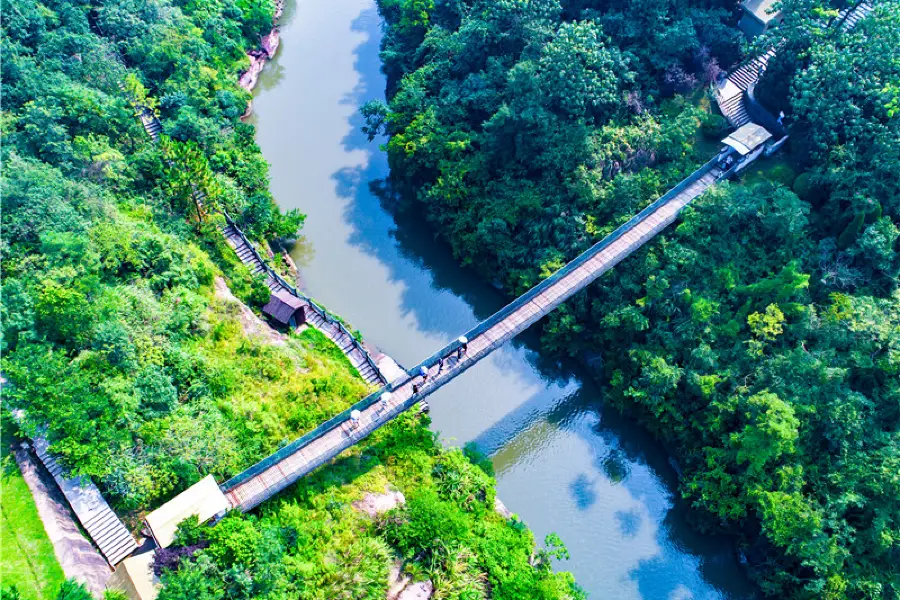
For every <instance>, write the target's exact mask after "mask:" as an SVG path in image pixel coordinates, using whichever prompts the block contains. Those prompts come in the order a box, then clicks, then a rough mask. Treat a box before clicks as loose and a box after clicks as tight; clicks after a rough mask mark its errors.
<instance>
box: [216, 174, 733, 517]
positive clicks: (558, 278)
mask: <svg viewBox="0 0 900 600" xmlns="http://www.w3.org/2000/svg"><path fill="white" fill-rule="evenodd" d="M720 175H721V171H720V170H719V169H718V167H716V166H715V164H714V161H710V162H709V163H707V164H706V165H704V166H703V167H701V168H700V169H698V170H697V171H695V172H694V173H693V174H692V175H691V176H689V177H688V178H687V179H685V180H684V181H683V182H681V183H680V184H679V185H678V186H676V187H675V188H673V189H672V190H670V191H669V192H668V193H667V194H665V195H664V196H663V197H661V198H660V199H659V200H657V201H656V202H654V203H653V204H651V205H650V206H648V207H647V208H646V209H644V210H643V211H641V213H639V214H638V215H636V216H635V217H634V218H632V219H631V220H630V221H629V222H628V223H626V224H624V225H622V226H621V227H619V228H618V229H617V230H616V231H614V232H613V233H611V234H610V235H609V236H607V237H606V238H604V239H603V240H602V241H600V242H598V243H597V244H595V245H594V246H592V247H591V248H590V249H588V250H587V251H586V252H584V253H583V254H582V255H580V256H579V257H577V258H576V259H575V260H573V261H572V262H570V263H569V264H568V265H566V266H565V267H563V268H562V269H560V270H559V271H557V272H556V273H554V274H553V275H552V276H551V277H549V278H548V279H546V280H544V281H543V282H541V283H540V284H538V285H537V286H535V287H534V288H532V289H531V290H529V291H528V292H526V293H525V294H523V295H522V296H521V297H520V298H518V299H517V300H515V301H514V302H512V303H511V304H510V305H508V306H507V307H505V308H504V309H502V310H501V311H500V312H498V313H497V314H495V315H494V316H492V317H490V318H489V319H487V320H486V321H484V322H482V323H481V324H479V325H478V326H476V327H475V328H474V329H473V330H471V331H469V332H468V333H467V334H466V337H467V338H468V340H469V343H468V349H467V351H466V352H465V353H464V354H463V355H462V357H461V359H457V357H456V352H457V348H458V344H457V343H455V342H454V343H452V344H449V345H448V346H446V347H444V348H443V349H441V350H440V351H439V352H438V353H436V354H435V355H433V356H431V357H429V358H428V359H426V360H425V361H423V362H422V363H420V365H418V366H416V367H414V368H413V369H412V370H411V371H410V372H411V373H415V374H416V375H415V376H414V377H413V376H408V375H407V376H406V377H403V378H401V379H399V380H397V381H395V382H393V383H392V384H389V385H388V386H387V387H386V388H384V389H382V390H379V391H378V392H376V393H375V394H372V395H370V396H368V397H367V398H365V399H364V400H362V401H361V402H359V403H357V404H356V405H354V406H353V407H351V409H348V410H347V411H345V412H343V413H341V414H340V415H338V416H336V417H334V418H333V419H331V420H329V421H328V422H326V423H323V424H322V425H320V426H319V427H317V428H316V429H315V430H313V431H311V432H309V433H308V434H306V435H304V436H303V437H301V438H300V439H298V440H296V441H295V442H293V443H292V444H290V445H288V446H286V447H285V448H282V449H281V450H279V451H278V452H276V453H275V454H273V455H271V456H269V457H268V458H266V459H264V460H263V461H261V462H259V463H257V464H256V465H254V466H253V467H251V468H250V469H248V470H247V471H245V472H244V473H241V474H240V475H238V476H236V477H234V478H232V479H231V480H229V481H227V482H225V483H224V484H223V485H222V489H223V491H224V492H225V495H226V496H227V498H228V500H229V502H231V505H232V506H233V507H235V508H239V509H240V510H242V511H248V510H251V509H252V508H254V507H255V506H258V505H259V504H260V503H261V502H263V501H264V500H266V499H268V498H270V497H271V496H273V495H274V494H276V493H278V492H279V491H281V490H283V489H284V488H286V487H288V486H289V485H291V484H292V483H294V482H295V481H297V480H298V479H299V478H301V477H303V476H304V475H306V474H308V473H309V472H311V471H312V470H314V469H315V468H317V467H319V466H320V465H322V464H324V463H326V462H327V461H329V460H331V459H333V458H335V457H336V456H337V455H338V454H340V453H341V452H342V451H343V450H345V449H347V448H349V447H350V446H353V445H354V444H356V443H357V442H359V441H360V440H361V439H363V438H365V437H366V436H368V435H369V434H370V433H371V432H373V431H375V430H376V429H378V428H379V427H381V426H382V425H384V424H385V423H387V422H389V421H391V420H392V419H393V418H395V417H397V416H398V415H400V414H401V413H403V412H404V411H405V410H407V409H409V408H410V407H411V406H413V405H414V404H416V403H417V402H418V401H419V400H421V399H423V398H424V397H426V396H428V395H429V394H431V393H432V392H434V391H435V390H437V389H439V388H440V387H442V386H443V385H445V384H446V383H447V382H449V381H451V380H452V379H454V378H456V377H458V376H459V375H460V374H461V373H463V372H464V371H465V370H466V369H468V368H469V367H471V366H472V365H474V364H476V363H477V362H478V361H479V360H481V359H482V358H484V357H485V356H487V355H488V354H490V353H491V352H492V351H493V350H495V349H496V348H498V347H499V346H501V345H502V344H504V343H506V342H507V341H509V340H510V339H512V338H513V337H515V336H516V335H518V334H519V333H521V332H522V331H524V330H525V329H527V328H528V327H529V326H531V325H532V324H534V323H535V322H536V321H538V320H539V319H541V318H542V317H544V316H545V315H547V314H548V313H549V312H550V311H552V310H553V309H554V308H556V307H557V306H559V305H560V304H562V303H563V302H564V301H565V300H566V299H568V298H569V297H571V296H572V295H573V294H575V293H576V292H578V291H580V290H582V289H584V288H585V287H586V286H587V285H589V284H590V283H591V282H593V281H594V280H596V279H597V278H598V277H600V276H601V275H602V274H603V273H605V272H606V271H608V270H609V269H611V268H612V267H614V266H615V265H616V264H617V263H618V262H619V261H621V260H622V259H624V258H625V257H626V256H628V255H629V254H631V253H632V252H634V251H635V250H637V249H638V248H640V247H641V246H642V245H643V244H644V243H646V242H647V241H648V240H649V239H651V238H652V237H654V236H655V235H656V234H657V233H658V232H659V231H661V230H662V229H663V228H665V227H666V226H667V225H668V224H669V223H671V222H672V221H674V220H675V218H676V217H677V215H678V213H679V212H680V211H681V209H683V208H684V207H685V206H686V205H687V204H688V203H689V202H691V200H693V199H694V198H696V197H697V196H699V195H700V194H701V193H703V192H704V191H705V190H706V189H707V188H709V187H710V186H711V185H713V184H714V183H715V182H716V181H717V180H718V178H719V176H720ZM442 357H443V358H445V361H444V365H443V368H441V367H440V366H439V360H440V359H441V358H442ZM423 366H424V367H425V368H426V369H427V370H428V378H427V380H426V381H424V382H423V379H422V377H421V376H419V375H418V373H419V369H420V368H421V367H423ZM414 384H415V385H417V386H418V388H419V389H418V393H414V390H413V386H414ZM385 389H387V390H390V391H391V393H392V394H391V400H390V401H389V402H387V403H386V405H382V403H381V402H380V395H381V393H382V392H383V391H384V390H385ZM353 409H356V410H359V411H360V412H361V417H360V419H359V421H358V423H357V425H356V426H355V427H354V426H352V425H351V420H350V411H351V410H353Z"/></svg>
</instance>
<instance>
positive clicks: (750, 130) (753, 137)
mask: <svg viewBox="0 0 900 600" xmlns="http://www.w3.org/2000/svg"><path fill="white" fill-rule="evenodd" d="M770 137H772V134H771V133H769V132H768V131H767V130H766V129H765V128H764V127H761V126H759V125H757V124H756V123H747V124H746V125H743V126H742V127H740V128H739V129H738V130H737V131H734V132H732V133H731V135H729V136H728V137H727V138H725V139H724V140H722V143H724V144H726V145H728V146H731V147H732V148H734V149H735V150H737V151H738V152H740V154H741V156H745V155H747V154H750V152H752V151H753V150H754V149H756V148H757V147H759V145H760V144H762V143H763V142H765V141H766V140H768V139H769V138H770Z"/></svg>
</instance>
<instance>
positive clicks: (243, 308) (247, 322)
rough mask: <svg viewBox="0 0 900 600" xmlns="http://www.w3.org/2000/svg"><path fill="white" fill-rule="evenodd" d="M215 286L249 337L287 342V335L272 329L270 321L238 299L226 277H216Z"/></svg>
mask: <svg viewBox="0 0 900 600" xmlns="http://www.w3.org/2000/svg"><path fill="white" fill-rule="evenodd" d="M215 288H216V297H217V298H219V299H220V300H222V301H224V302H225V304H226V305H227V306H228V308H229V311H230V312H231V314H233V315H235V316H236V317H237V318H238V319H239V320H240V322H241V327H243V329H244V333H245V334H247V336H248V337H263V338H265V340H266V341H267V342H269V343H271V344H275V345H278V346H283V345H284V344H285V342H286V341H287V337H286V336H285V335H284V334H281V333H279V332H277V331H275V330H274V329H272V327H270V326H269V324H268V323H266V322H265V321H263V320H262V319H260V318H259V317H258V316H256V313H254V312H253V311H252V310H250V308H249V307H248V306H247V305H246V304H244V303H243V302H241V301H240V300H238V299H237V297H236V296H235V295H234V294H232V293H231V289H229V287H228V284H227V283H226V282H225V280H224V279H222V278H221V277H216V281H215Z"/></svg>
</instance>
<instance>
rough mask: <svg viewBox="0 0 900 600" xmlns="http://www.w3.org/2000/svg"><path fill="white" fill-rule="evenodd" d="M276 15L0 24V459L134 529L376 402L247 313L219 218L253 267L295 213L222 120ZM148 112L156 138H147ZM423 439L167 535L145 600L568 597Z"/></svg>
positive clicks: (469, 473) (423, 429) (88, 7)
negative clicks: (86, 497)
mask: <svg viewBox="0 0 900 600" xmlns="http://www.w3.org/2000/svg"><path fill="white" fill-rule="evenodd" d="M274 10H275V6H274V3H273V2H270V1H268V0H240V1H239V2H237V3H226V2H222V1H216V0H213V1H208V2H201V3H196V2H187V1H180V0H174V1H170V0H150V1H144V0H142V1H136V0H110V1H104V2H97V1H92V0H45V1H40V0H22V1H18V2H6V3H4V4H3V6H2V22H3V27H2V44H0V51H2V57H0V58H2V65H0V75H2V86H3V100H4V103H3V112H2V136H3V137H2V142H3V143H2V163H3V173H2V189H3V194H2V227H3V235H2V242H0V267H2V272H3V281H2V324H3V331H2V371H3V375H4V377H5V379H6V381H5V382H4V385H3V433H4V439H3V444H5V445H9V444H12V443H13V442H14V441H15V439H11V436H20V437H22V438H26V437H31V436H34V435H37V434H41V435H43V436H45V437H46V438H47V439H48V440H49V442H50V444H51V447H50V449H51V451H52V452H53V453H55V454H56V456H57V457H58V459H59V461H60V462H61V464H62V465H63V466H64V467H65V468H66V469H67V471H68V473H69V474H71V475H84V476H88V477H90V478H91V479H92V481H93V482H94V483H96V484H97V485H98V486H99V488H100V489H101V491H102V492H103V494H104V496H105V497H106V499H107V500H108V501H109V502H110V503H111V505H112V506H113V508H114V509H115V510H116V512H117V513H118V514H119V516H120V517H122V518H123V520H125V522H126V523H127V524H129V525H130V526H131V527H132V528H133V530H134V531H139V530H140V519H141V518H142V516H143V515H144V514H146V513H147V512H148V511H149V510H152V509H154V508H155V507H158V506H159V505H160V504H162V503H163V502H165V501H167V500H169V499H170V498H172V497H173V496H174V495H175V494H177V493H179V492H180V491H182V490H184V489H185V488H186V487H188V486H189V485H191V484H193V483H195V482H197V481H198V480H200V479H201V478H202V477H203V476H205V475H207V474H212V475H214V476H215V477H216V479H217V480H219V481H222V480H224V479H226V478H228V477H230V476H232V475H234V474H235V473H237V472H239V471H240V470H242V469H244V468H246V467H247V466H249V465H251V464H253V463H255V462H256V461H257V460H258V459H259V458H260V457H262V456H265V454H267V453H270V452H272V451H274V450H276V449H277V448H279V447H281V446H283V445H284V444H285V443H287V442H288V441H290V440H292V439H295V438H296V437H298V436H299V435H300V434H302V433H304V432H305V431H308V430H310V429H312V428H313V427H315V425H317V424H318V423H320V422H321V421H323V420H325V419H327V418H329V417H331V416H333V415H334V414H336V413H338V412H340V411H341V410H343V409H344V408H346V407H347V406H349V405H350V404H352V403H354V402H356V401H357V400H359V399H360V398H361V397H362V396H363V395H364V394H366V393H368V392H370V391H371V390H369V389H367V386H366V384H365V382H364V381H363V380H362V379H361V378H360V377H359V376H358V374H357V373H356V372H355V371H354V370H353V369H352V367H351V365H350V364H349V362H348V361H347V359H346V357H345V356H344V355H343V353H341V351H340V350H339V349H338V348H337V347H336V346H334V344H332V343H331V342H330V341H329V340H328V339H326V338H325V336H324V335H323V334H321V333H319V332H318V331H316V330H314V329H305V330H304V331H302V332H301V333H294V332H291V333H275V332H273V331H271V330H270V329H269V328H268V327H267V326H265V325H263V324H262V323H261V322H259V321H258V320H255V319H254V318H252V315H251V317H248V316H247V309H246V306H244V305H248V306H250V307H253V308H255V309H257V310H258V308H259V307H260V306H261V305H262V304H263V303H265V302H266V301H267V300H268V289H267V288H266V287H265V285H264V283H263V282H262V281H261V280H260V279H259V278H258V277H254V276H253V275H252V274H251V273H250V271H249V270H248V269H247V268H246V267H245V266H243V265H242V264H241V263H240V262H239V261H238V259H237V257H236V256H235V254H234V252H233V251H232V250H231V248H230V247H229V246H228V245H227V244H226V242H225V240H224V237H223V236H222V235H220V233H219V228H220V227H221V226H222V225H223V224H224V220H223V216H222V213H223V212H224V211H227V212H228V213H229V214H230V215H231V216H232V217H234V219H235V220H236V221H237V222H238V224H239V225H240V226H241V227H242V228H243V229H244V231H246V232H247V233H248V235H249V236H251V237H252V238H253V240H254V241H255V242H256V243H258V244H259V246H260V248H261V249H262V251H263V252H265V251H266V248H267V242H268V241H270V240H275V239H278V238H283V237H291V236H294V235H296V233H297V230H298V228H299V227H300V226H301V225H302V224H303V221H304V216H303V215H302V214H299V213H297V212H287V213H282V212H280V211H279V210H278V208H277V207H276V205H275V204H274V202H273V200H272V196H271V194H270V192H269V191H268V173H267V170H268V166H267V164H266V162H265V160H264V159H263V157H262V154H261V153H260V150H259V148H258V147H257V145H256V142H255V141H254V129H253V127H252V126H251V125H247V124H244V123H242V122H241V121H240V120H239V118H240V117H241V115H242V114H243V113H244V111H245V110H246V107H247V101H248V100H249V94H248V93H247V92H245V91H243V90H241V89H240V88H239V87H238V85H237V79H238V75H239V74H240V73H241V72H242V71H243V70H245V69H246V68H247V65H248V59H247V54H246V53H247V51H248V50H250V49H252V48H255V47H256V44H258V40H259V37H260V35H262V34H264V33H267V32H268V31H269V30H270V29H271V27H272V18H273V13H274ZM145 108H146V109H148V110H152V111H154V112H155V113H157V114H158V115H159V117H160V119H161V121H162V123H163V126H164V130H163V132H162V133H163V135H162V138H161V140H160V142H159V143H158V144H157V143H153V141H152V140H151V139H150V137H149V136H148V135H147V134H146V133H145V131H144V129H143V127H142V126H141V122H140V120H139V119H138V116H137V114H136V113H137V112H139V111H141V110H143V109H145ZM198 191H199V192H202V193H203V195H204V196H205V200H204V201H203V203H202V204H201V203H198V202H197V201H196V198H197V192H198ZM242 302H243V304H244V305H242ZM13 409H15V416H14V415H13V414H12V411H13ZM427 425H428V420H427V417H419V416H413V415H410V416H408V417H405V418H404V419H402V420H400V421H399V422H398V423H396V424H395V425H393V426H391V427H389V428H385V429H384V430H383V431H380V432H379V433H378V434H377V435H375V436H373V437H371V438H370V439H368V440H367V441H366V442H365V443H363V444H361V445H359V446H357V447H355V448H354V449H353V450H352V451H350V452H348V453H346V454H345V455H344V456H343V457H342V458H341V460H340V461H339V462H338V463H337V464H335V465H331V466H329V467H327V468H324V469H322V470H320V472H318V473H317V474H315V475H314V476H313V477H311V478H310V479H308V480H307V481H305V483H304V485H302V486H295V487H294V488H292V489H291V490H289V491H287V492H286V493H284V494H282V495H280V496H279V497H277V498H276V499H273V500H272V501H270V502H268V503H267V504H266V505H265V506H264V507H262V508H261V509H260V510H259V511H257V513H256V514H254V515H251V516H242V515H239V514H233V515H229V516H228V517H227V518H225V519H224V520H223V521H222V522H221V523H219V524H218V525H216V526H215V527H200V526H199V525H198V524H196V523H185V524H184V526H183V527H182V530H181V533H180V534H179V541H178V544H177V545H176V546H175V547H174V548H172V549H170V550H169V551H168V552H166V553H160V554H159V555H158V557H157V561H156V563H155V567H154V568H155V569H156V570H157V572H158V574H159V575H160V577H161V580H162V583H163V588H162V590H161V592H160V598H161V599H162V600H174V599H182V598H183V599H192V600H196V599H198V598H221V599H226V598H227V599H229V600H231V599H243V598H247V599H249V598H273V599H275V598H279V599H280V598H308V599H318V598H329V599H334V598H347V599H353V600H357V599H366V598H371V599H375V598H384V596H385V592H386V589H387V585H388V572H389V570H390V569H391V568H392V566H394V565H398V567H397V568H402V569H404V570H405V571H406V572H408V573H409V574H410V576H413V577H418V578H429V579H431V580H432V581H433V582H434V584H435V587H436V594H437V595H436V596H435V597H436V598H446V599H460V600H462V599H471V598H480V597H483V596H484V594H485V593H486V590H488V589H490V590H491V595H492V597H493V598H496V599H504V598H505V599H515V598H522V597H529V598H549V599H560V600H565V599H577V598H582V597H583V593H582V592H581V590H580V589H579V588H578V587H577V585H575V583H574V581H573V579H572V576H571V575H569V574H567V573H557V572H554V571H553V570H552V568H551V561H552V559H554V558H562V557H564V556H565V548H564V546H562V544H561V542H560V541H559V540H558V539H557V538H555V537H552V536H551V537H550V538H548V539H547V541H546V544H545V546H546V547H545V548H537V547H536V545H535V541H534V539H533V536H532V534H531V532H530V531H529V530H528V529H527V528H526V527H525V526H524V525H523V524H522V522H521V521H519V520H518V519H516V518H510V519H507V518H504V517H503V516H501V515H500V514H498V513H497V512H495V510H494V483H495V482H494V480H493V477H492V475H491V471H490V464H489V463H487V462H486V461H484V460H483V459H481V458H480V457H478V456H477V455H475V454H473V453H472V452H466V453H463V452H462V451H460V450H445V449H443V448H442V447H441V445H440V444H439V443H438V441H437V440H436V438H435V436H434V435H433V434H432V433H431V432H430V431H429V430H428V427H427ZM13 429H17V431H16V432H15V433H12V431H13ZM6 465H7V461H6V459H4V469H5V468H6ZM13 468H14V465H13ZM4 481H5V480H4ZM388 486H390V487H392V488H394V489H398V490H400V491H402V492H403V493H404V494H405V495H406V497H407V499H408V501H407V502H406V504H405V505H402V506H400V507H398V508H396V509H394V510H393V511H391V512H389V513H386V514H384V515H381V516H379V517H377V518H369V517H368V516H366V515H364V514H362V513H360V512H359V511H358V510H356V509H355V508H353V507H352V506H351V504H352V502H354V501H357V500H359V499H360V498H361V496H362V495H363V494H364V493H366V492H374V493H383V492H384V490H385V488H386V487H388ZM6 489H7V488H6V484H5V483H4V508H6V502H7V498H6V496H5V495H6V493H7V492H6ZM32 512H33V511H32ZM4 514H5V513H4ZM37 529H40V527H38V528H37ZM4 531H5V529H4ZM43 558H44V559H46V560H52V558H51V557H43ZM2 565H3V567H4V569H6V568H8V567H7V563H6V561H5V560H4V561H3V562H2ZM6 575H8V574H5V575H4V583H3V585H2V586H0V588H2V589H0V594H2V597H3V599H4V600H6V599H7V598H10V599H12V598H20V597H21V598H59V599H61V600H62V599H67V600H76V599H78V600H81V599H83V598H87V597H88V596H87V592H86V591H84V589H83V588H82V587H80V586H78V585H76V584H73V583H72V582H70V581H69V582H65V583H63V584H62V585H61V586H60V585H56V584H54V585H55V588H56V589H49V588H48V589H46V590H36V589H27V588H22V589H13V587H12V586H11V585H9V583H8V582H9V579H8V578H7V577H6ZM109 597H110V598H118V596H116V595H115V594H113V595H111V596H109Z"/></svg>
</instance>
